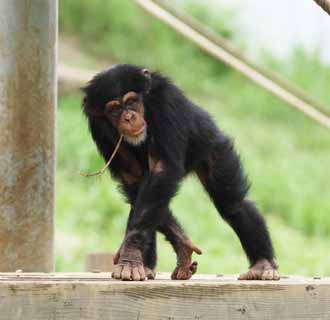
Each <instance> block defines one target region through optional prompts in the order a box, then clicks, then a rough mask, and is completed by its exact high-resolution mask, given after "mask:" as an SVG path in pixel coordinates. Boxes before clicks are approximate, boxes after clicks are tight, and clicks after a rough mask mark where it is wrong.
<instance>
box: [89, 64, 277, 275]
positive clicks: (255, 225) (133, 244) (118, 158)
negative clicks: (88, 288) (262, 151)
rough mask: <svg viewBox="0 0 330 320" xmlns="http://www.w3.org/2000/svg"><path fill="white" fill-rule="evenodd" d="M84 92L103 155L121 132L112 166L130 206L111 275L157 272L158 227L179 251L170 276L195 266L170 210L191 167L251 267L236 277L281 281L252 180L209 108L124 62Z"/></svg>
mask: <svg viewBox="0 0 330 320" xmlns="http://www.w3.org/2000/svg"><path fill="white" fill-rule="evenodd" d="M83 91H84V93H85V97H84V102H83V110H84V113H85V115H86V117H87V119H88V124H89V129H90V132H91V135H92V137H93V140H94V141H95V143H96V145H97V148H98V150H99V152H100V154H101V155H102V156H103V158H104V159H105V161H108V160H109V158H110V156H111V155H112V153H113V150H114V148H115V146H116V144H117V142H118V140H119V138H120V136H123V142H122V143H121V145H120V147H119V149H118V152H117V154H116V155H115V157H114V159H113V162H112V163H111V165H110V172H111V174H112V176H113V177H114V179H116V180H117V181H118V182H119V185H120V187H121V190H122V192H123V194H124V195H125V197H126V198H127V201H128V202H129V204H130V205H131V209H130V213H129V218H128V223H127V229H126V234H125V238H124V241H123V243H122V245H121V247H120V249H119V250H118V252H117V254H116V256H115V259H114V260H115V264H116V265H115V270H114V272H113V275H112V276H113V277H114V278H116V279H122V280H145V279H146V278H148V279H153V278H154V276H155V274H154V268H155V265H156V231H159V232H161V233H163V234H164V235H165V237H166V239H167V240H168V241H169V242H170V243H171V245H172V246H173V248H174V250H175V252H176V255H177V266H176V268H175V270H174V272H173V273H172V279H189V278H190V277H191V275H192V274H193V273H194V272H195V271H196V268H197V263H195V262H192V259H191V256H192V253H193V252H196V253H198V254H200V253H201V250H200V249H199V248H198V247H197V246H195V245H194V244H193V243H192V242H191V241H190V240H189V238H188V237H187V236H186V235H185V234H184V232H183V229H182V228H181V227H180V225H179V223H178V222H177V221H176V219H175V218H174V216H173V214H172V212H171V210H170V209H169V204H170V201H171V199H172V198H173V196H174V195H175V194H176V192H177V190H178V186H179V184H180V181H181V180H182V179H183V178H184V177H185V176H186V175H187V174H188V173H190V172H193V173H196V175H197V177H198V178H199V180H200V182H201V183H202V185H203V186H204V188H205V190H206V191H207V193H208V194H209V196H210V198H211V199H212V201H213V203H214V205H215V207H216V208H217V210H218V211H219V213H220V215H221V216H222V217H223V218H224V219H225V220H226V221H227V222H228V223H229V225H230V226H231V227H232V228H233V229H234V231H235V232H236V234H237V236H238V237H239V239H240V242H241V244H242V246H243V248H244V250H245V253H246V255H247V257H248V259H249V262H250V270H249V271H248V272H247V273H245V274H242V275H241V276H240V277H239V279H245V280H258V279H262V280H277V279H279V274H278V271H277V265H276V262H275V260H274V252H273V247H272V243H271V239H270V236H269V233H268V230H267V227H266V224H265V221H264V219H263V218H262V216H261V215H260V214H259V212H258V210H257V208H256V206H255V205H254V203H253V202H251V201H250V200H248V199H246V196H247V193H248V189H249V183H248V181H247V177H246V175H245V174H244V172H243V169H242V165H241V162H240V158H239V156H238V154H237V153H236V151H235V149H234V146H233V143H232V141H231V140H230V139H229V138H228V137H227V136H226V135H225V134H224V133H223V132H222V131H221V130H220V129H218V128H217V126H216V125H215V123H214V122H213V120H212V119H211V117H210V115H209V114H208V113H207V112H206V111H204V110H203V109H201V108H200V107H198V106H197V105H196V104H194V103H192V102H191V101H190V100H188V98H187V97H186V96H185V95H184V94H183V93H182V91H181V90H180V89H179V88H178V87H176V86H175V85H174V84H173V83H172V82H171V80H170V79H168V78H167V77H165V76H163V75H162V74H160V73H159V72H151V71H149V70H148V69H145V68H142V67H138V66H134V65H128V64H118V65H115V66H112V67H111V68H109V69H107V70H105V71H103V72H101V73H99V74H97V75H96V76H95V77H94V78H93V79H92V80H91V81H90V82H89V83H88V84H87V85H86V87H84V88H83Z"/></svg>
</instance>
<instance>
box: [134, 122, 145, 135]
mask: <svg viewBox="0 0 330 320" xmlns="http://www.w3.org/2000/svg"><path fill="white" fill-rule="evenodd" d="M146 128H147V124H146V122H144V123H143V125H142V126H141V128H140V129H138V130H136V131H134V132H132V134H130V136H132V137H134V138H136V137H138V136H139V135H141V134H142V133H143V132H144V131H145V130H146Z"/></svg>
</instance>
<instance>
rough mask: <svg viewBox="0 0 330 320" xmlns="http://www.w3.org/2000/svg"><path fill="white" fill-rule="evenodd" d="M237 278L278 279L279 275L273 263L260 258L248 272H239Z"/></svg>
mask: <svg viewBox="0 0 330 320" xmlns="http://www.w3.org/2000/svg"><path fill="white" fill-rule="evenodd" d="M238 280H280V275H279V273H278V270H277V267H276V266H275V264H274V263H271V262H270V261H268V260H267V259H260V260H258V261H257V262H256V263H255V264H254V265H253V266H252V267H251V269H250V270H249V271H248V272H246V273H243V274H241V275H240V276H239V278H238Z"/></svg>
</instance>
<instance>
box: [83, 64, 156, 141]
mask: <svg viewBox="0 0 330 320" xmlns="http://www.w3.org/2000/svg"><path fill="white" fill-rule="evenodd" d="M151 77H152V75H151V72H150V71H149V70H148V69H145V68H141V67H137V66H133V65H127V64H119V65H115V66H113V67H111V68H110V69H107V70H105V71H103V72H101V73H99V74H97V75H96V76H95V77H94V78H93V79H92V80H91V81H90V82H89V83H88V85H87V86H86V87H85V88H83V91H84V92H85V98H84V111H85V113H86V115H87V116H88V117H106V118H107V119H108V121H109V124H111V125H112V126H114V127H115V128H116V129H117V130H118V133H119V134H122V135H123V136H124V139H125V140H126V141H127V142H128V143H130V144H133V145H139V144H141V143H142V142H143V141H144V140H145V139H146V132H147V130H146V129H147V124H146V121H145V118H144V113H145V109H144V103H143V98H144V97H145V95H147V94H148V92H149V90H150V88H151Z"/></svg>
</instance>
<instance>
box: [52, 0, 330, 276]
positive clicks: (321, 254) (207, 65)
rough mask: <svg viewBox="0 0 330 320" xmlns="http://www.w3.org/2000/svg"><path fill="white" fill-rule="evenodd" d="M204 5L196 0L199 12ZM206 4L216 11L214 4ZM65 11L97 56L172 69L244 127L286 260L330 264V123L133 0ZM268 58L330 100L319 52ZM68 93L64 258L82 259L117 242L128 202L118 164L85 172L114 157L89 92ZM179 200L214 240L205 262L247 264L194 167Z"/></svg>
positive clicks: (185, 217)
mask: <svg viewBox="0 0 330 320" xmlns="http://www.w3.org/2000/svg"><path fill="white" fill-rule="evenodd" d="M194 8H195V7H193V8H191V7H189V10H192V11H193V12H195V11H194V10H195V9H194ZM121 12H125V14H119V13H121ZM197 12H198V18H200V19H201V20H203V19H204V21H206V19H205V14H204V13H203V10H198V11H197ZM95 17H97V19H96V18H95ZM206 17H207V15H206ZM228 20H229V19H228V17H227V16H226V18H225V19H214V18H212V19H207V22H209V21H211V24H212V27H214V28H215V29H217V30H218V31H219V32H221V33H223V34H224V35H225V36H227V37H231V36H232V33H231V31H230V30H228V28H227V27H226V26H227V25H228V24H227V23H225V21H228ZM60 23H61V31H62V32H65V33H70V34H71V35H74V36H76V37H77V38H78V39H80V41H81V44H82V47H83V48H84V49H85V50H86V52H88V53H89V54H91V55H92V56H94V57H95V58H102V59H106V58H109V60H111V61H118V62H129V63H136V64H143V65H147V66H150V67H151V68H153V69H158V70H161V71H163V72H164V73H166V74H167V75H170V76H171V77H172V78H173V79H174V80H175V82H176V83H177V84H178V85H179V86H180V87H181V88H183V89H184V91H185V93H186V94H187V95H188V96H189V97H190V98H191V99H192V100H194V101H195V102H197V103H199V104H200V105H201V106H203V107H204V108H206V109H207V110H208V111H209V112H210V113H211V114H212V115H213V117H214V119H215V120H216V122H217V123H218V124H219V126H220V127H222V128H223V129H224V130H225V131H226V132H228V133H229V134H230V135H231V136H233V137H235V143H236V145H237V148H238V149H239V151H240V153H241V156H242V160H243V162H244V165H245V167H246V171H247V172H248V174H249V177H250V180H251V181H252V182H253V185H252V190H251V198H253V199H254V200H256V201H257V203H258V205H259V207H260V208H261V210H262V211H263V212H264V214H265V215H266V218H267V220H268V223H269V226H270V229H271V234H272V237H273V238H274V243H275V249H276V252H277V256H278V260H279V263H280V266H281V270H282V272H285V273H300V274H315V273H318V274H326V273H327V274H329V273H330V267H329V265H330V264H329V262H330V261H329V260H330V257H329V255H328V243H329V239H330V201H329V197H330V183H329V181H330V170H329V169H328V167H329V163H330V152H329V147H330V135H329V131H326V130H325V129H323V128H321V127H319V126H317V125H316V124H315V123H313V122H312V121H311V120H309V119H307V118H306V117H305V116H304V115H302V114H300V113H298V112H297V111H294V110H293V109H290V108H289V107H288V106H287V105H285V104H284V103H282V102H280V101H279V100H277V99H275V98H273V97H272V96H270V95H269V94H267V93H265V92H264V91H263V90H262V89H259V88H257V87H256V86H255V85H253V84H251V83H249V82H248V81H247V80H245V79H243V78H242V77H241V76H239V75H238V74H236V73H235V72H232V71H231V70H229V69H227V68H226V67H225V66H223V65H222V64H219V63H216V62H214V61H213V60H212V59H210V58H209V57H207V56H206V55H205V54H204V53H202V52H201V51H199V50H198V49H196V48H194V47H193V46H191V45H190V44H189V43H187V42H186V41H184V40H182V38H180V37H179V36H177V35H175V34H174V33H173V32H172V31H171V30H170V29H169V28H167V27H164V26H163V25H162V24H161V23H159V22H156V21H155V20H154V19H152V18H150V17H149V16H147V15H145V14H144V13H143V12H142V11H140V10H138V9H137V8H136V7H135V6H134V5H133V4H132V2H128V1H112V2H111V1H109V2H103V1H100V0H95V1H85V0H83V1H77V0H70V1H69V0H63V1H61V3H60ZM262 63H263V64H265V65H266V66H269V67H270V68H272V69H273V70H276V71H278V72H280V73H282V74H283V75H285V76H286V77H287V78H289V79H291V80H292V81H294V82H295V83H296V84H298V85H300V86H301V87H302V88H304V89H305V90H306V91H308V92H309V93H310V94H312V95H313V96H314V97H315V98H317V99H318V100H320V101H322V102H324V103H326V104H327V105H329V102H330V91H329V89H328V84H329V83H330V67H329V66H325V65H323V64H322V63H321V62H320V61H319V59H318V57H317V55H316V54H313V55H307V54H306V53H305V52H304V51H302V50H299V49H297V50H296V51H295V52H294V54H293V55H292V57H291V59H289V60H288V61H276V60H274V59H273V58H272V57H271V56H270V55H269V54H268V53H267V55H266V56H265V57H264V60H263V61H262ZM59 102H60V107H59V113H58V171H57V210H56V212H57V230H58V231H57V232H58V234H57V237H58V238H57V243H58V246H57V248H58V254H57V257H58V258H57V268H58V270H61V271H63V270H66V271H69V270H75V271H79V270H81V269H82V260H83V257H84V255H85V254H86V253H89V252H91V251H100V250H107V251H108V250H110V251H115V250H116V249H117V248H118V246H119V245H120V242H121V240H122V237H123V232H124V227H125V223H126V218H127V213H128V207H127V205H125V204H124V202H123V199H122V197H121V195H120V194H119V193H118V192H117V190H116V185H115V183H114V182H113V181H111V180H110V178H109V176H108V174H105V175H104V176H103V177H102V178H84V177H81V176H79V174H78V172H79V171H80V170H82V171H95V170H98V169H99V168H100V167H102V165H103V162H102V160H101V158H100V157H99V156H98V154H97V151H96V148H95V146H94V145H93V144H92V141H91V138H90V136H89V133H88V131H87V127H86V121H85V119H83V117H82V114H81V108H80V97H78V96H77V95H72V96H65V97H61V98H60V101H59ZM172 207H173V210H174V212H175V215H176V216H177V217H178V218H179V220H180V221H181V222H182V223H183V225H184V226H185V229H186V231H187V233H188V234H189V236H190V237H191V238H192V239H193V241H195V242H196V244H198V245H199V246H200V247H201V248H202V249H203V250H204V255H203V256H202V257H198V261H199V262H200V271H202V272H214V273H223V272H229V273H234V272H240V271H244V270H245V268H246V266H247V264H246V261H245V257H244V255H243V252H242V250H241V248H240V245H239V242H238V240H237V238H236V237H235V236H234V234H233V232H232V231H231V230H230V228H229V227H228V226H227V225H226V224H225V223H224V222H223V221H221V220H220V219H219V218H218V217H217V215H218V214H217V213H216V212H215V209H214V208H213V206H212V205H211V203H210V201H209V200H208V198H207V196H206V195H205V194H204V193H203V191H202V190H201V187H200V186H199V184H198V183H197V181H196V180H195V179H194V178H188V179H187V180H186V181H185V182H184V183H183V185H182V191H181V192H180V194H179V196H177V197H176V198H175V200H174V201H173V204H172ZM218 220H219V223H216V221H218ZM159 247H160V250H159V257H160V263H159V269H160V270H171V269H172V268H173V266H174V254H173V252H172V250H171V249H170V247H169V246H168V244H165V243H164V241H163V240H162V239H161V237H160V245H159Z"/></svg>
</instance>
